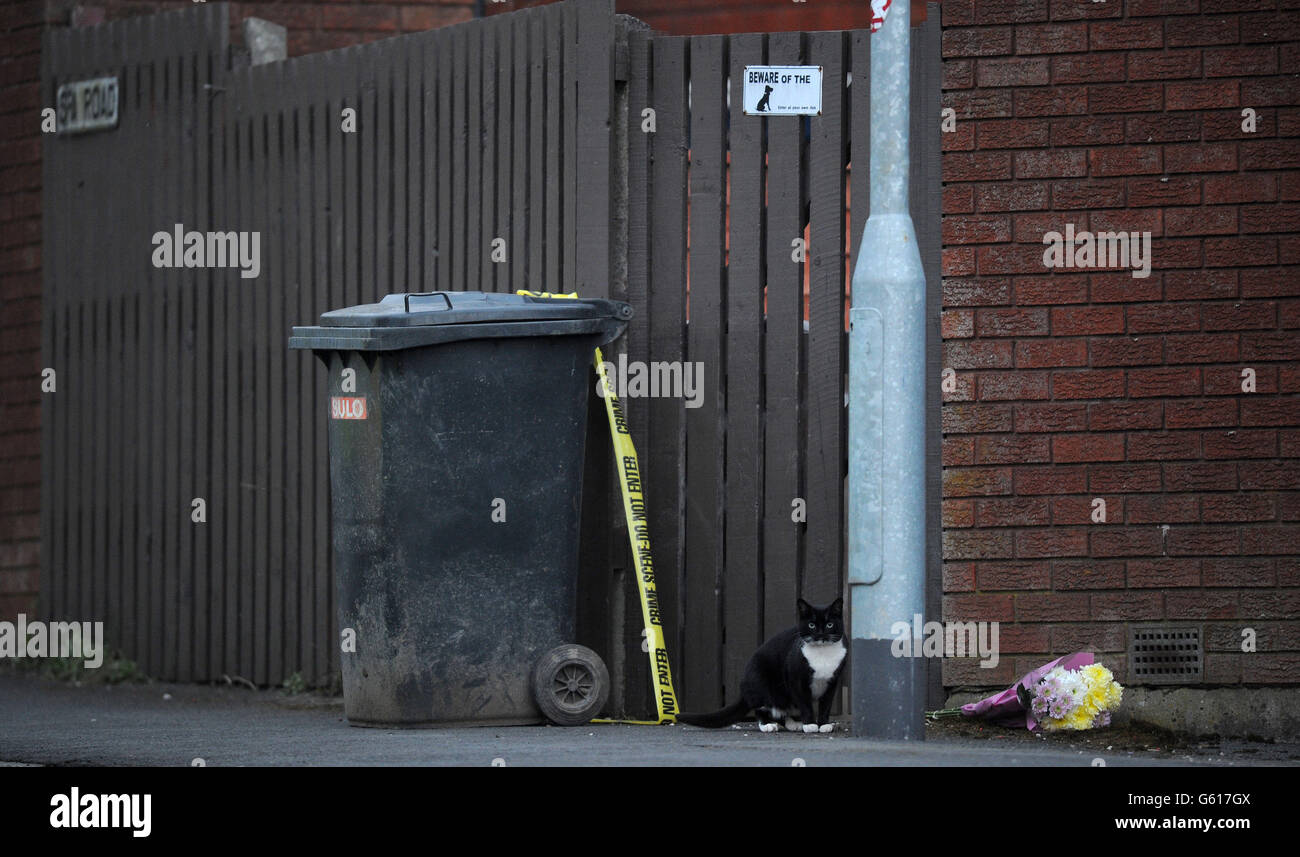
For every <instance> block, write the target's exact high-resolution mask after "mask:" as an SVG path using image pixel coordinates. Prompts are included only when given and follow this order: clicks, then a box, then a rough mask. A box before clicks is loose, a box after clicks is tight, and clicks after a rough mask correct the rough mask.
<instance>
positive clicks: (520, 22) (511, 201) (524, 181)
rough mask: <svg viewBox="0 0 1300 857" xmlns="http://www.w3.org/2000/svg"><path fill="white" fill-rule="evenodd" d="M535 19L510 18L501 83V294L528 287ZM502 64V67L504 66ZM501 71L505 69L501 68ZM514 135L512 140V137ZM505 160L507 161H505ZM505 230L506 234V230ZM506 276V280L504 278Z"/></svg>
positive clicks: (527, 15) (525, 13)
mask: <svg viewBox="0 0 1300 857" xmlns="http://www.w3.org/2000/svg"><path fill="white" fill-rule="evenodd" d="M535 17H536V12H534V11H533V10H531V9H525V10H522V11H520V12H519V13H517V14H515V15H511V16H510V18H509V23H510V29H511V30H512V31H513V37H514V38H513V41H514V44H513V46H512V50H513V54H512V58H511V60H510V64H509V65H510V72H511V75H510V77H511V78H513V79H509V78H507V80H506V81H505V82H504V83H503V86H502V89H501V92H502V93H503V96H502V102H501V104H502V107H503V108H504V107H505V105H506V104H507V103H509V104H510V110H509V112H507V111H506V110H504V109H503V110H502V113H501V115H502V121H503V123H504V126H505V127H504V128H503V129H502V133H501V138H502V140H503V142H502V147H501V157H502V160H500V161H498V165H497V169H498V171H499V174H498V176H497V182H498V185H504V186H505V188H506V191H505V192H502V193H501V195H500V196H501V201H500V202H499V203H498V204H499V205H501V204H503V205H505V206H506V207H507V211H508V213H509V217H503V216H501V214H498V216H497V223H498V224H499V226H498V232H497V233H496V234H497V235H500V236H501V237H502V238H506V240H507V242H508V243H509V245H510V254H509V258H508V260H507V261H508V264H507V265H506V266H504V267H503V268H501V273H500V275H499V276H501V277H502V278H503V279H502V281H501V282H500V284H499V285H498V288H499V289H500V290H501V291H503V292H513V291H516V290H518V289H524V288H528V280H527V278H526V277H525V276H524V273H525V270H526V268H527V264H528V244H527V243H526V242H527V238H528V232H527V223H528V219H529V217H530V212H529V210H528V183H529V179H530V176H529V175H528V147H529V144H530V143H531V140H530V136H531V135H530V134H529V127H528V109H529V104H528V25H529V23H530V22H531V21H532V20H533V19H534V18H535ZM505 23H506V20H505V19H503V20H502V24H503V26H502V27H501V32H502V38H503V41H502V44H503V45H505V44H507V42H506V41H504V35H505V30H506V27H505V26H504V24H505ZM503 65H504V64H503ZM503 70H504V69H503ZM507 87H508V88H509V89H510V92H511V98H510V100H509V102H507V101H506V99H505V98H504V93H505V92H506V88H507ZM512 136H513V139H511V137H512ZM506 158H508V159H509V160H508V161H507V160H505V159H506ZM507 230H508V231H507ZM507 274H508V275H509V276H508V278H507V277H506V275H507Z"/></svg>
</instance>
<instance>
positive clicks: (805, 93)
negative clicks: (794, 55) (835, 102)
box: [742, 65, 822, 116]
mask: <svg viewBox="0 0 1300 857" xmlns="http://www.w3.org/2000/svg"><path fill="white" fill-rule="evenodd" d="M742 98H743V100H744V108H745V114H746V115H747V116H820V115H821V112H822V67H821V66H819V65H747V66H745V85H744V88H743V95H742Z"/></svg>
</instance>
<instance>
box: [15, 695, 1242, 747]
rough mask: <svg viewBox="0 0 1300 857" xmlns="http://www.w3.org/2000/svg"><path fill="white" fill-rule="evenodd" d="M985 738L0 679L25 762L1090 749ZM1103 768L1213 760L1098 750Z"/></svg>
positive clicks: (16, 738)
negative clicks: (385, 713) (462, 714)
mask: <svg viewBox="0 0 1300 857" xmlns="http://www.w3.org/2000/svg"><path fill="white" fill-rule="evenodd" d="M993 744H994V742H990V741H987V740H984V741H980V740H970V739H944V740H930V741H924V742H911V743H907V742H887V741H873V740H866V739H856V738H852V737H850V736H848V735H847V734H845V733H843V732H836V733H832V734H813V735H805V734H803V733H785V732H782V733H776V734H771V735H768V734H760V733H759V732H757V731H755V730H753V729H752V728H751V729H724V730H708V729H697V728H694V727H689V726H626V725H589V726H586V727H580V728H575V729H563V728H555V727H542V726H539V727H519V726H516V727H480V728H457V729H420V730H389V729H359V728H353V727H350V726H348V725H347V723H346V721H345V720H344V718H343V711H342V706H341V703H340V702H339V701H338V700H322V699H320V698H317V697H313V696H300V697H285V696H284V695H283V694H281V693H279V692H276V691H260V692H255V691H250V690H245V689H242V688H238V687H208V686H195V685H168V684H145V685H117V686H108V685H102V684H93V685H86V686H81V687H77V686H73V685H70V684H67V683H62V682H56V681H52V680H49V679H42V678H36V677H33V676H28V675H19V674H5V673H0V763H27V764H39V765H190V764H193V763H194V760H196V759H202V760H204V763H205V764H207V765H209V766H235V765H471V766H478V765H484V766H486V765H491V764H493V763H494V760H501V761H500V763H504V764H505V765H507V766H526V765H637V766H642V765H645V766H663V765H713V766H716V765H727V766H774V765H780V766H789V765H792V764H800V762H801V761H802V763H803V764H806V765H808V766H810V767H812V766H832V765H833V766H858V765H891V766H928V765H976V766H991V765H1008V766H1021V765H1025V766H1065V765H1076V766H1077V765H1083V766H1087V765H1090V764H1092V763H1093V758H1094V754H1093V753H1092V752H1091V751H1071V750H1063V749H1061V748H1059V747H1052V746H1048V745H1046V744H1044V745H1042V746H1038V745H1036V744H1025V743H1019V742H1018V744H1017V746H1016V747H1006V746H994V745H993ZM1102 758H1104V760H1105V763H1106V765H1108V766H1125V765H1177V764H1196V765H1210V764H1222V763H1224V762H1225V761H1226V762H1229V763H1231V761H1232V760H1230V759H1227V760H1225V759H1221V758H1189V757H1181V758H1174V759H1171V758H1168V757H1163V758H1152V757H1151V756H1150V755H1144V754H1142V753H1131V752H1129V753H1124V752H1117V753H1113V754H1112V753H1107V754H1104V755H1103V756H1102Z"/></svg>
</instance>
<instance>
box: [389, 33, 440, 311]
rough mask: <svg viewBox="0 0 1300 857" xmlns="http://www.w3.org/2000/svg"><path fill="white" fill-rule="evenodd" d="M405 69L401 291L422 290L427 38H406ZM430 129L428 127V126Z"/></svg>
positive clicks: (422, 34) (424, 246) (424, 240)
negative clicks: (403, 237)
mask: <svg viewBox="0 0 1300 857" xmlns="http://www.w3.org/2000/svg"><path fill="white" fill-rule="evenodd" d="M406 41H407V52H406V68H405V70H404V71H403V72H402V73H403V74H405V76H406V104H405V107H404V110H405V118H406V164H407V167H406V170H407V173H406V175H407V178H406V180H405V181H404V182H403V183H402V186H403V187H404V188H405V189H406V211H405V212H403V213H402V215H403V218H404V223H405V227H406V237H405V239H404V244H403V243H399V244H398V245H397V252H398V253H401V252H402V251H403V250H405V251H406V277H405V279H404V280H403V282H402V284H401V285H400V287H399V288H401V289H402V290H403V291H411V292H418V291H425V290H426V289H425V288H424V281H425V275H424V267H425V266H424V260H425V258H426V257H425V250H426V226H425V224H424V222H423V220H422V217H423V215H424V193H425V184H426V181H427V179H428V176H427V175H426V172H425V161H424V128H425V122H424V99H425V88H424V55H425V52H426V51H427V50H428V48H429V45H430V43H431V41H432V40H431V39H430V38H429V37H428V36H427V35H426V34H424V33H420V34H418V35H416V36H408V37H407V38H406ZM430 128H432V126H430Z"/></svg>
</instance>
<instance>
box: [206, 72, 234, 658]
mask: <svg viewBox="0 0 1300 857" xmlns="http://www.w3.org/2000/svg"><path fill="white" fill-rule="evenodd" d="M209 62H210V66H209V68H210V72H211V77H212V81H213V86H214V87H215V89H214V91H213V95H212V98H211V101H210V103H209V111H210V112H209V122H210V133H211V143H210V151H209V166H210V170H211V182H212V197H211V199H210V200H209V206H208V208H209V213H210V216H211V223H212V228H213V229H217V228H222V229H232V228H235V227H236V226H237V225H238V224H232V223H231V222H230V219H229V217H228V215H227V209H226V205H227V196H228V194H227V187H228V184H229V175H230V172H231V170H230V166H229V164H228V163H227V162H226V154H227V146H226V141H227V138H228V135H227V133H226V128H227V125H228V120H229V110H230V100H229V97H228V95H227V94H226V91H225V85H224V84H225V82H226V81H225V71H226V69H225V62H226V60H225V52H224V51H222V52H220V53H216V54H214V55H210V57H209ZM226 281H227V277H226V273H225V272H224V271H222V270H214V271H213V272H212V275H211V278H210V281H209V282H210V287H209V292H208V306H209V307H210V310H211V319H210V323H209V330H210V334H209V345H210V347H211V349H212V351H211V355H210V357H209V363H208V369H207V371H208V375H207V377H206V379H205V383H207V384H208V395H207V400H208V402H209V407H210V410H209V412H208V415H207V419H206V420H204V421H203V423H204V426H203V430H204V431H206V432H208V448H209V459H208V465H209V466H208V484H207V487H206V491H207V494H206V496H207V498H208V523H207V525H206V526H205V528H204V532H203V535H202V540H203V541H202V543H203V545H204V549H205V551H206V554H207V558H208V559H207V561H208V574H207V585H206V588H205V592H204V596H203V601H201V602H200V605H199V610H200V615H201V617H202V622H203V627H204V632H203V634H202V637H203V639H202V641H201V650H200V652H199V660H198V672H199V674H200V675H202V676H204V677H205V678H207V679H208V680H213V679H216V678H219V677H220V676H221V675H222V673H223V672H225V671H224V670H223V669H222V666H223V664H224V654H225V652H224V645H225V644H224V638H225V621H224V619H225V597H226V592H225V588H226V579H225V574H226V565H227V559H226V551H227V542H226V538H225V527H226V522H227V520H228V519H229V517H230V509H229V505H228V503H227V498H228V496H229V494H228V492H227V482H226V468H227V463H226V461H227V456H228V453H229V445H230V439H229V438H228V437H227V436H226V433H225V431H224V430H223V429H224V426H223V424H222V420H223V419H224V415H225V404H226V402H225V400H226V395H227V392H226V391H227V389H228V388H229V387H230V386H231V383H230V375H229V372H228V369H227V359H228V354H229V348H228V347H227V345H226V305H227V301H226V293H227V291H228V289H227V282H226ZM196 633H197V631H196Z"/></svg>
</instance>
